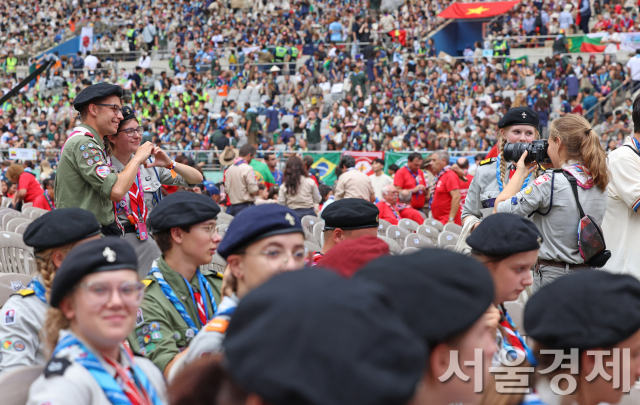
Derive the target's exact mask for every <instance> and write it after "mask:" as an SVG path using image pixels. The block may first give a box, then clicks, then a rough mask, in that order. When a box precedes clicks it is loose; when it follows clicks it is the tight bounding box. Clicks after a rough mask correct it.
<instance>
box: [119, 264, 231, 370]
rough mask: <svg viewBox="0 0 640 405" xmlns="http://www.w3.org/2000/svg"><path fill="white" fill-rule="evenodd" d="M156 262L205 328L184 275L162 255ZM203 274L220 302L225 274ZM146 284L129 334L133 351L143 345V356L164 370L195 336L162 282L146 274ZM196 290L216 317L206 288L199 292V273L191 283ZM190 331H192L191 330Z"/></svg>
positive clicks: (198, 323) (197, 324) (195, 320)
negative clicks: (170, 265)
mask: <svg viewBox="0 0 640 405" xmlns="http://www.w3.org/2000/svg"><path fill="white" fill-rule="evenodd" d="M156 264H157V266H158V269H159V270H160V272H161V273H162V275H163V276H164V279H165V281H166V282H167V283H168V284H169V285H170V286H171V288H172V289H173V292H174V293H175V294H176V296H177V297H178V299H180V300H181V301H182V304H183V305H184V307H185V309H186V311H187V313H188V314H189V316H190V317H191V319H192V320H193V323H194V324H196V326H197V327H198V329H201V328H202V325H201V324H200V318H198V311H197V309H196V308H195V307H194V306H193V300H192V299H191V295H190V293H189V289H188V288H187V286H186V285H185V282H184V278H183V277H182V276H181V275H180V274H178V273H176V272H175V271H173V270H172V269H171V268H170V267H169V265H168V264H167V262H165V261H164V259H163V258H162V257H160V258H159V259H158V260H157V261H156ZM202 275H203V276H204V277H205V278H206V279H207V280H208V281H209V283H210V284H211V288H212V290H213V294H214V299H215V301H216V304H217V305H219V304H220V297H221V296H220V290H221V287H222V273H218V272H214V271H207V270H205V271H202ZM143 283H145V284H147V285H148V286H147V288H146V289H145V293H144V299H143V300H142V304H140V310H139V312H138V317H137V320H136V328H135V330H134V331H133V332H132V333H131V334H130V335H129V343H130V344H131V349H133V351H134V352H136V353H140V350H141V349H142V348H144V349H145V350H144V352H145V354H144V356H145V357H146V358H148V359H149V360H151V361H153V362H154V363H155V365H156V366H158V368H160V370H163V371H164V368H165V367H166V366H167V364H168V363H169V362H170V361H171V360H173V358H174V357H175V356H176V355H177V354H178V353H180V352H181V351H182V350H184V349H185V348H186V347H187V346H188V345H189V342H190V341H191V339H193V337H194V336H188V333H187V331H188V330H192V329H190V328H189V326H188V325H187V323H186V322H185V321H184V319H182V316H180V313H179V312H178V310H177V309H176V308H175V307H174V306H173V304H172V303H171V301H169V299H168V298H167V297H166V296H165V295H164V293H163V292H162V290H161V289H160V285H159V284H158V282H157V281H156V278H155V277H154V276H153V275H149V276H147V277H146V278H145V279H144V280H143ZM190 284H191V288H192V289H193V292H194V293H195V292H200V293H201V294H202V300H203V301H204V303H205V305H206V306H207V309H208V311H209V317H213V313H214V311H213V308H211V301H210V300H209V299H208V298H207V297H208V295H207V293H206V291H204V292H202V291H200V286H199V283H198V278H197V277H196V276H194V277H193V279H192V280H191V282H190ZM189 334H190V332H189Z"/></svg>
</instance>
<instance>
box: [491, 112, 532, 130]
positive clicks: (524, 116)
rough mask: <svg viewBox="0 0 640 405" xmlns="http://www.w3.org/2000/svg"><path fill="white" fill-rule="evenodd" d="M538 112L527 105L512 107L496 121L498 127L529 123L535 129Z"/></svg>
mask: <svg viewBox="0 0 640 405" xmlns="http://www.w3.org/2000/svg"><path fill="white" fill-rule="evenodd" d="M539 121H540V120H539V118H538V113H537V112H535V111H533V110H532V109H531V108H529V107H513V108H512V109H510V110H509V111H507V113H506V114H505V115H504V117H502V119H501V120H500V121H498V128H505V127H508V126H510V125H531V126H532V127H534V128H535V129H536V130H538V131H539V129H538V123H539Z"/></svg>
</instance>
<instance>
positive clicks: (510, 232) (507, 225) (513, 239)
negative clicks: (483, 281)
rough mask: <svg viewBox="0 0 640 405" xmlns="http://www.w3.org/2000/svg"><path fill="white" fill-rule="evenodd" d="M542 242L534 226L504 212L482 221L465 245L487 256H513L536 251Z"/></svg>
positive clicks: (526, 220) (523, 219)
mask: <svg viewBox="0 0 640 405" xmlns="http://www.w3.org/2000/svg"><path fill="white" fill-rule="evenodd" d="M514 198H515V197H514ZM505 231H506V232H505ZM542 242H543V239H542V234H541V233H540V231H539V230H538V227H537V226H536V224H534V223H533V222H532V221H530V220H528V219H526V218H522V217H519V216H517V215H515V214H509V213H505V212H500V213H497V214H493V215H489V216H488V217H487V218H485V219H483V220H482V222H480V225H478V227H477V228H476V229H475V230H474V231H473V232H471V235H469V237H468V238H467V245H469V246H471V248H472V249H473V250H477V251H478V252H480V253H483V254H485V255H488V256H504V255H514V254H516V253H521V252H529V251H531V250H537V249H540V245H541V244H542Z"/></svg>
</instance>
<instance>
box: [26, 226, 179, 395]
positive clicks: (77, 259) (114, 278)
mask: <svg viewBox="0 0 640 405" xmlns="http://www.w3.org/2000/svg"><path fill="white" fill-rule="evenodd" d="M137 270H138V269H137V259H136V253H135V251H134V250H133V248H132V247H131V245H129V244H128V243H127V242H126V241H124V240H122V239H120V238H116V237H106V238H101V239H97V240H92V241H89V242H86V243H83V244H82V245H80V246H77V247H75V248H74V249H73V250H71V252H69V254H68V255H67V257H66V258H65V260H64V263H62V266H60V269H59V270H58V272H57V274H56V278H55V279H54V280H53V286H52V287H51V307H52V308H51V309H50V310H49V312H48V313H47V321H46V326H45V328H46V330H47V340H48V342H47V343H48V346H49V347H48V349H49V350H50V352H51V353H52V356H51V360H50V361H49V363H47V365H46V366H45V368H44V374H43V375H41V376H40V377H38V379H36V380H35V382H34V383H33V384H32V385H31V388H30V390H29V399H28V401H27V404H28V405H41V404H56V405H67V404H68V405H71V404H73V405H114V404H129V403H131V404H140V405H162V404H165V403H167V401H166V395H165V383H164V379H163V378H162V373H161V372H160V370H158V369H157V368H156V367H155V366H154V365H153V363H152V362H151V361H149V360H147V359H144V358H141V357H134V356H133V353H132V352H131V350H130V349H129V348H128V347H127V346H125V345H124V344H123V343H122V342H123V340H124V339H126V337H127V335H128V334H129V333H130V332H131V330H133V328H134V326H135V322H136V311H137V308H138V306H139V305H140V301H141V300H142V296H143V294H144V293H143V290H144V285H143V284H142V283H140V281H139V278H138V274H137Z"/></svg>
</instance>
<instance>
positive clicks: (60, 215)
mask: <svg viewBox="0 0 640 405" xmlns="http://www.w3.org/2000/svg"><path fill="white" fill-rule="evenodd" d="M99 237H100V224H99V223H98V220H97V219H96V217H95V216H94V215H93V214H92V213H90V212H89V211H85V210H83V209H80V208H65V209H59V210H55V211H51V212H49V213H47V214H44V215H43V216H41V217H40V218H38V219H36V220H35V221H33V222H32V223H30V224H29V226H28V227H27V229H26V231H25V233H24V236H23V238H24V243H25V244H26V245H27V246H31V247H33V251H34V254H35V257H36V265H37V267H38V273H39V274H38V276H36V277H34V278H33V279H32V280H31V283H29V285H28V286H27V288H25V289H22V290H19V291H18V292H17V293H15V294H14V295H12V296H11V297H9V299H8V300H7V302H5V304H4V305H3V307H2V313H1V317H2V319H1V320H0V339H2V345H1V346H0V374H1V373H4V372H7V371H10V370H14V369H16V368H18V367H25V366H37V365H44V364H45V363H46V358H47V356H48V353H46V350H45V342H44V341H43V340H41V339H40V337H41V334H42V332H43V330H44V320H45V315H46V313H47V309H48V308H49V304H48V301H47V294H48V293H50V292H51V283H52V282H53V278H54V276H55V274H56V270H57V269H58V267H60V265H61V264H62V261H63V259H64V258H65V256H66V255H67V252H69V250H70V249H71V248H72V247H73V246H75V245H76V244H78V243H80V242H82V241H86V240H91V239H97V238H99Z"/></svg>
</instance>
